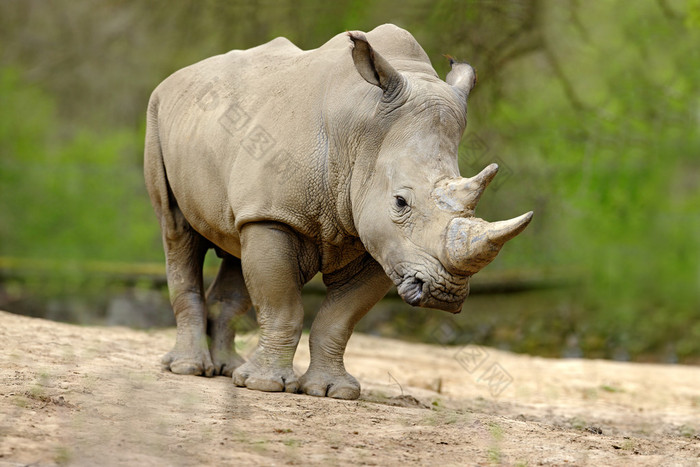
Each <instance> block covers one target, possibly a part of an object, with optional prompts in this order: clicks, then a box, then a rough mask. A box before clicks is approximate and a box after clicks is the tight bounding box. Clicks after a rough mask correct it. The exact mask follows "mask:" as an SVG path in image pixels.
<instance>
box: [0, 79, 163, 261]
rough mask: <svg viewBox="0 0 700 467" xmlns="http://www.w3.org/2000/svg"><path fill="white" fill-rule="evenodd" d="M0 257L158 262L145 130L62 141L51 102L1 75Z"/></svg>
mask: <svg viewBox="0 0 700 467" xmlns="http://www.w3.org/2000/svg"><path fill="white" fill-rule="evenodd" d="M0 96H2V109H3V111H2V112H0V152H2V155H3V157H2V159H0V188H1V189H2V203H0V219H2V223H1V224H0V239H1V242H0V256H10V257H24V258H49V259H54V260H66V261H85V260H93V261H94V260H103V261H148V260H156V261H157V260H160V259H161V258H162V254H161V253H160V247H159V244H158V241H159V234H158V226H157V223H155V222H154V216H153V213H152V211H151V209H150V206H149V205H148V202H147V198H148V196H147V194H146V190H145V188H144V185H143V174H142V170H141V168H140V166H137V165H135V164H133V162H132V161H133V159H134V157H133V154H134V153H138V152H140V151H141V146H142V141H143V131H142V130H141V129H138V130H127V129H124V130H117V131H111V132H101V133H98V132H96V131H92V130H84V131H81V132H78V133H77V134H75V135H73V136H70V137H68V138H63V139H62V138H60V137H59V131H60V120H59V119H58V118H57V117H56V114H55V112H54V110H53V109H54V105H53V101H52V99H51V97H50V96H48V95H47V94H46V93H44V92H42V91H41V90H39V89H37V88H36V87H35V86H31V85H28V84H25V83H24V82H23V81H21V80H20V79H19V74H18V73H17V72H16V71H14V70H12V69H8V68H5V69H0Z"/></svg>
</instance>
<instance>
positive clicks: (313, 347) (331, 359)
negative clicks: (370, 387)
mask: <svg viewBox="0 0 700 467" xmlns="http://www.w3.org/2000/svg"><path fill="white" fill-rule="evenodd" d="M323 280H324V282H325V283H326V286H327V287H328V291H327V294H326V298H325V300H324V301H323V304H322V305H321V310H320V311H319V312H318V315H316V318H315V319H314V322H313V325H312V326H311V333H310V335H309V347H310V351H311V363H310V364H309V369H308V370H307V371H306V373H305V374H304V375H303V376H302V377H301V379H300V383H301V390H302V392H304V393H306V394H309V395H312V396H328V397H334V398H336V399H357V398H358V397H360V383H359V382H358V381H357V380H356V379H355V378H354V377H353V376H352V375H350V374H349V373H348V372H347V371H346V370H345V364H344V362H343V355H344V354H345V346H346V345H347V342H348V339H349V338H350V335H351V334H352V330H353V329H354V328H355V324H357V322H358V321H359V320H360V319H361V318H362V317H363V316H364V315H365V314H366V313H367V311H369V309H370V308H372V306H374V304H375V303H377V302H378V301H379V300H380V299H381V298H382V297H383V296H384V295H385V294H386V293H387V291H388V290H389V288H390V287H391V281H390V280H389V278H388V277H387V276H386V274H385V273H384V271H383V270H382V268H381V266H379V264H377V262H376V261H375V260H374V259H372V257H371V256H369V254H366V255H364V256H362V257H360V258H358V259H357V260H355V261H353V262H352V263H350V264H349V265H347V266H346V267H345V268H343V269H342V270H340V271H337V272H335V273H333V274H327V275H324V277H323Z"/></svg>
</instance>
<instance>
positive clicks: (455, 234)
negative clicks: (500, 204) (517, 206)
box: [445, 211, 532, 276]
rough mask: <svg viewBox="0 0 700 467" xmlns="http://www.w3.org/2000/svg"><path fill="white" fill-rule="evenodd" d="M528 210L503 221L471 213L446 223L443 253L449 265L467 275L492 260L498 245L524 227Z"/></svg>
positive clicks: (477, 270) (457, 271) (496, 253)
mask: <svg viewBox="0 0 700 467" xmlns="http://www.w3.org/2000/svg"><path fill="white" fill-rule="evenodd" d="M531 220H532V211H530V212H528V213H526V214H523V215H522V216H519V217H515V218H513V219H509V220H507V221H498V222H486V221H485V220H483V219H479V218H475V217H458V218H456V219H453V220H452V222H450V224H449V226H448V227H447V234H446V239H445V240H446V245H445V253H446V255H445V256H446V260H447V264H446V266H448V268H449V269H452V271H453V272H455V273H457V274H459V275H466V276H471V275H474V274H476V273H477V272H479V271H480V270H481V269H483V268H484V266H486V265H487V264H489V263H490V262H491V261H493V260H494V258H495V257H496V255H498V252H499V251H500V250H501V247H503V245H504V244H505V243H506V242H507V241H508V240H510V239H511V238H513V237H515V236H516V235H518V234H519V233H520V232H522V231H523V230H525V227H527V226H528V224H529V223H530V221H531Z"/></svg>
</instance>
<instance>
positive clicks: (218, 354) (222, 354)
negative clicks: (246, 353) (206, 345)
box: [211, 346, 245, 376]
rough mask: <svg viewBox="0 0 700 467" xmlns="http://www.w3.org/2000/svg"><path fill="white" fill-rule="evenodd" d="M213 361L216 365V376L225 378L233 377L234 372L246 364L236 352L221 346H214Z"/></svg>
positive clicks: (212, 351) (212, 350)
mask: <svg viewBox="0 0 700 467" xmlns="http://www.w3.org/2000/svg"><path fill="white" fill-rule="evenodd" d="M211 360H212V362H213V363H214V374H215V375H223V376H232V375H233V371H234V370H235V369H236V368H238V367H239V366H241V365H243V364H244V363H245V360H244V359H243V357H241V356H240V355H238V353H236V351H235V350H229V349H227V348H225V347H219V346H212V348H211Z"/></svg>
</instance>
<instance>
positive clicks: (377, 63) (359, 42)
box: [348, 31, 404, 95]
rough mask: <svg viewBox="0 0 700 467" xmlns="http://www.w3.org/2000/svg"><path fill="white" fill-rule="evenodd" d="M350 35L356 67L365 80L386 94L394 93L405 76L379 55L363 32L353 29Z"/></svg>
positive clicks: (401, 84) (400, 85) (402, 82)
mask: <svg viewBox="0 0 700 467" xmlns="http://www.w3.org/2000/svg"><path fill="white" fill-rule="evenodd" d="M348 36H350V39H351V40H352V42H353V44H354V47H353V49H352V60H353V62H355V68H357V71H358V72H359V73H360V76H362V77H363V78H364V79H365V81H367V82H368V83H370V84H374V85H375V86H379V87H380V88H382V90H383V91H384V93H385V94H390V95H393V94H394V93H396V92H397V91H399V90H400V89H401V88H402V87H403V85H404V77H403V76H401V73H399V72H398V71H396V70H395V69H394V67H393V66H391V65H390V64H389V62H387V61H386V60H385V59H384V57H382V56H381V55H379V53H377V52H376V51H375V50H374V49H373V48H372V46H371V45H369V42H367V37H365V35H364V34H363V33H362V32H359V31H351V32H348Z"/></svg>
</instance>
